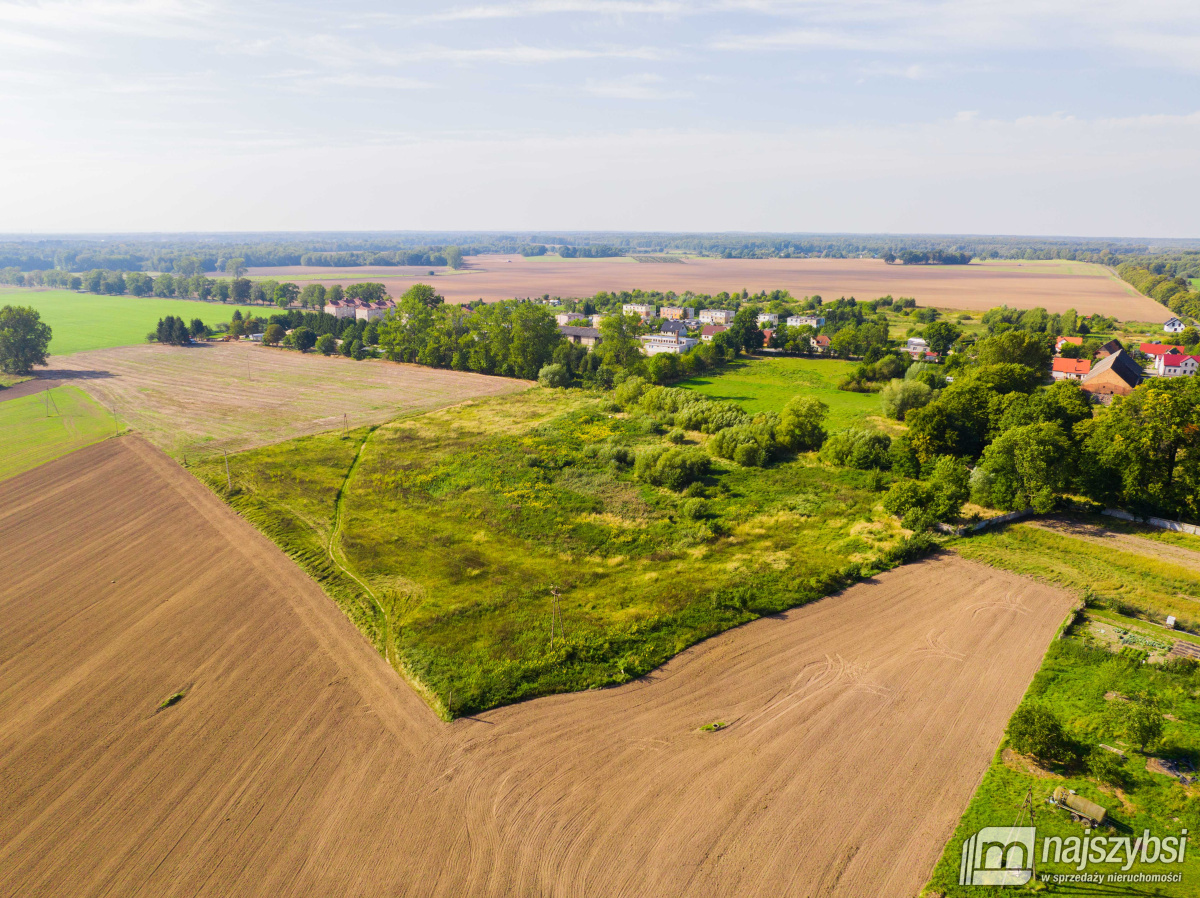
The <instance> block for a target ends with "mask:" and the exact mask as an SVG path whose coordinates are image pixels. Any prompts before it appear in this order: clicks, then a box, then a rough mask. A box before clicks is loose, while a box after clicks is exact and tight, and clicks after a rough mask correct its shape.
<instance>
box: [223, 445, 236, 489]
mask: <svg viewBox="0 0 1200 898" xmlns="http://www.w3.org/2000/svg"><path fill="white" fill-rule="evenodd" d="M221 451H222V452H224V453H225V484H226V486H228V487H229V492H231V493H232V492H233V478H232V477H230V476H229V450H228V449H222V450H221Z"/></svg>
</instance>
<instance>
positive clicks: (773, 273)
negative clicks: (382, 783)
mask: <svg viewBox="0 0 1200 898" xmlns="http://www.w3.org/2000/svg"><path fill="white" fill-rule="evenodd" d="M438 271H439V273H438V274H437V275H436V276H435V277H433V278H432V279H431V278H430V277H429V275H428V269H413V268H388V267H374V268H346V269H336V270H331V269H322V268H318V267H301V266H296V267H293V268H255V269H252V270H251V274H253V275H262V276H270V277H275V278H283V279H287V278H288V277H289V276H291V277H297V276H298V277H302V278H304V279H305V280H303V283H322V284H326V285H330V284H335V283H340V284H352V283H354V282H355V281H361V280H373V281H381V282H383V283H385V284H387V286H388V292H389V293H391V295H392V296H399V295H400V294H401V293H403V292H404V291H405V290H407V289H408V288H409V287H410V286H411V285H412V284H413V283H415V282H417V281H426V282H430V283H433V284H434V285H435V286H436V287H437V289H438V292H439V293H441V294H442V295H443V296H445V297H446V299H447V300H448V301H449V302H460V303H461V302H469V301H470V300H473V299H486V300H489V301H490V300H496V299H511V298H512V297H514V296H519V297H527V296H541V295H543V294H546V293H548V294H550V295H551V296H564V297H584V296H594V295H595V294H596V293H598V292H599V291H601V290H608V291H620V290H633V289H635V288H640V289H642V290H663V291H666V290H674V291H675V292H676V293H683V292H684V291H687V290H691V291H693V292H695V293H712V294H715V293H720V292H721V291H722V290H725V291H729V292H733V291H735V290H736V291H739V292H740V291H741V290H743V289H746V290H749V291H750V292H752V293H757V292H758V291H760V290H767V291H770V290H776V289H786V290H789V291H791V293H792V295H793V296H797V297H800V296H811V295H813V294H818V295H820V296H822V297H824V298H825V299H827V300H829V299H837V298H838V297H839V296H854V297H856V298H858V299H862V300H866V299H875V298H877V297H880V296H884V295H887V294H891V295H892V296H911V297H914V298H915V299H916V301H917V304H918V305H921V306H934V307H937V308H942V309H969V310H971V311H980V312H982V311H986V310H987V309H990V308H993V307H994V306H999V305H1004V304H1007V305H1010V306H1014V307H1016V308H1019V309H1032V308H1035V307H1037V306H1041V307H1042V308H1045V309H1048V310H1049V311H1051V312H1065V311H1066V310H1067V309H1075V310H1076V311H1078V312H1081V313H1083V314H1085V315H1090V314H1092V313H1093V312H1095V313H1099V314H1101V315H1109V316H1112V317H1114V318H1117V319H1119V320H1121V321H1152V322H1156V323H1158V322H1163V321H1166V320H1167V319H1168V318H1170V317H1171V312H1170V310H1169V309H1167V307H1166V306H1163V305H1160V304H1159V303H1157V302H1155V301H1154V300H1152V299H1150V298H1148V297H1146V296H1142V295H1141V294H1140V293H1138V292H1137V291H1136V290H1134V289H1133V288H1132V287H1130V286H1129V285H1128V284H1126V283H1124V282H1123V281H1121V280H1119V279H1117V278H1116V277H1115V276H1114V275H1113V274H1112V273H1111V272H1110V271H1108V269H1106V268H1103V267H1101V266H1099V265H1091V264H1087V263H1082V262H1025V263H1019V262H987V263H981V262H973V263H971V264H970V265H947V266H937V265H888V264H886V263H885V262H883V261H881V260H878V259H688V260H687V261H686V262H684V263H682V264H674V265H661V264H653V263H638V262H635V261H633V260H632V259H630V258H618V259H560V258H558V257H557V256H543V257H540V258H537V257H535V258H529V259H527V258H525V257H523V256H473V257H471V258H470V259H469V260H468V264H467V267H466V268H464V269H463V270H461V271H447V270H446V269H439V270H438Z"/></svg>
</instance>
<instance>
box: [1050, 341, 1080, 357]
mask: <svg viewBox="0 0 1200 898" xmlns="http://www.w3.org/2000/svg"><path fill="white" fill-rule="evenodd" d="M1068 343H1070V344H1071V345H1072V346H1082V345H1083V337H1059V338H1058V339H1057V340H1055V341H1054V354H1055V355H1058V354H1059V353H1060V352H1062V348H1063V347H1064V346H1066V345H1067V344H1068Z"/></svg>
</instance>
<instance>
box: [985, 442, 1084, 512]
mask: <svg viewBox="0 0 1200 898" xmlns="http://www.w3.org/2000/svg"><path fill="white" fill-rule="evenodd" d="M1073 466H1074V452H1073V448H1072V446H1071V443H1070V441H1069V440H1068V439H1067V436H1066V434H1065V433H1063V429H1062V428H1061V427H1060V426H1059V425H1057V424H1055V423H1046V424H1029V425H1026V426H1024V427H1014V428H1013V429H1012V430H1008V431H1006V432H1004V433H1002V434H1001V435H1000V436H999V437H997V438H996V440H995V441H994V442H993V443H992V444H991V445H990V446H988V448H987V450H986V451H985V452H984V453H983V458H982V460H981V461H980V463H979V467H978V470H979V471H980V474H979V475H978V476H977V477H976V478H975V480H974V483H973V486H974V487H975V492H976V493H977V495H976V497H975V500H976V501H977V502H979V503H980V504H982V505H989V506H991V507H992V508H1002V509H1007V510H1012V511H1016V510H1019V509H1022V508H1025V507H1027V506H1032V507H1033V510H1034V511H1036V512H1038V513H1039V514H1045V513H1046V512H1049V511H1052V510H1053V509H1054V504H1055V501H1056V498H1057V495H1058V494H1059V493H1062V492H1064V491H1065V490H1066V489H1067V488H1068V486H1069V485H1070V482H1071V473H1072V470H1073Z"/></svg>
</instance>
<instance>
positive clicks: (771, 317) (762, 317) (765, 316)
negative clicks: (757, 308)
mask: <svg viewBox="0 0 1200 898" xmlns="http://www.w3.org/2000/svg"><path fill="white" fill-rule="evenodd" d="M778 323H779V316H778V315H776V314H774V313H773V312H760V313H759V315H758V326H759V327H762V326H763V325H764V324H772V325H774V324H778Z"/></svg>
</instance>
